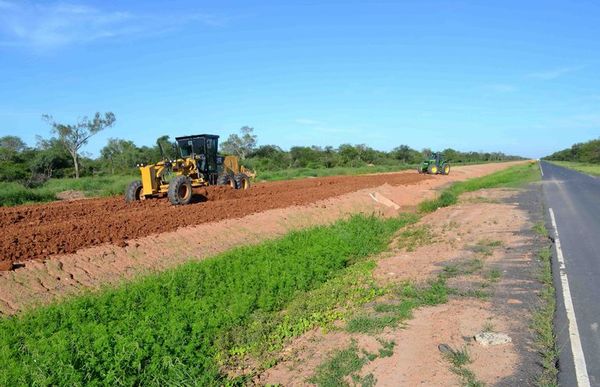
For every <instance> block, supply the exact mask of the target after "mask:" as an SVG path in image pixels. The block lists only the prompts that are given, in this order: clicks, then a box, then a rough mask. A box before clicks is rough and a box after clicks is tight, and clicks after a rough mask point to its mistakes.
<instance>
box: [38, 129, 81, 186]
mask: <svg viewBox="0 0 600 387" xmlns="http://www.w3.org/2000/svg"><path fill="white" fill-rule="evenodd" d="M33 153H34V155H33V156H32V157H31V159H30V162H29V169H30V170H31V172H32V174H34V175H35V174H42V175H44V176H45V178H46V179H49V178H51V177H64V176H65V171H67V170H68V169H69V168H70V167H71V161H70V158H71V157H70V155H69V153H68V152H67V150H66V149H65V147H64V146H63V144H62V142H61V141H60V140H59V139H57V138H55V137H52V138H50V139H47V140H46V139H44V138H42V137H39V136H38V137H37V145H36V149H35V151H34V152H33Z"/></svg>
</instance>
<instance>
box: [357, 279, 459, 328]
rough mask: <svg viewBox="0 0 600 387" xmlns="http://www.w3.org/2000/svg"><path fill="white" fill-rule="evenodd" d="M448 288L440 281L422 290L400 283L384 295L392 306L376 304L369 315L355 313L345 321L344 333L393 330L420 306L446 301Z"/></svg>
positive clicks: (442, 280) (443, 281) (412, 285)
mask: <svg viewBox="0 0 600 387" xmlns="http://www.w3.org/2000/svg"><path fill="white" fill-rule="evenodd" d="M448 290H449V289H448V287H447V286H446V281H445V279H444V278H443V277H441V276H440V277H439V278H438V279H436V280H435V281H432V282H430V283H429V284H428V285H427V286H425V287H416V286H415V285H414V284H412V283H404V284H402V285H399V286H398V287H397V288H395V289H393V290H391V291H388V292H389V293H390V294H391V295H393V296H394V299H395V300H397V302H395V303H378V304H376V305H375V306H374V307H373V312H371V313H364V312H363V313H359V314H357V315H356V316H354V317H352V318H351V319H349V320H348V322H347V324H346V330H347V331H348V332H350V333H369V334H372V333H379V332H381V331H383V329H385V328H386V327H395V326H397V325H398V324H400V323H401V322H403V321H405V320H408V319H410V318H411V317H412V311H413V310H414V309H416V308H419V307H422V306H433V305H438V304H443V303H445V302H447V300H448Z"/></svg>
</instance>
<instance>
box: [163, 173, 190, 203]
mask: <svg viewBox="0 0 600 387" xmlns="http://www.w3.org/2000/svg"><path fill="white" fill-rule="evenodd" d="M167 196H168V197H169V201H170V202H171V204H173V205H176V206H177V205H185V204H188V203H189V202H190V200H192V182H191V181H190V178H189V177H187V176H177V177H175V178H174V179H173V180H171V182H170V183H169V191H168V192H167Z"/></svg>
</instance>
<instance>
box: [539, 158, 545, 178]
mask: <svg viewBox="0 0 600 387" xmlns="http://www.w3.org/2000/svg"><path fill="white" fill-rule="evenodd" d="M538 165H539V166H540V172H541V174H542V177H544V170H543V169H542V162H541V161H538Z"/></svg>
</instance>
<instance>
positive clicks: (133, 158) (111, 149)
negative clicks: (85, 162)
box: [100, 138, 140, 175]
mask: <svg viewBox="0 0 600 387" xmlns="http://www.w3.org/2000/svg"><path fill="white" fill-rule="evenodd" d="M139 155H140V151H139V148H138V147H136V146H135V144H134V143H133V141H128V140H122V139H118V138H109V139H108V143H107V144H106V145H105V146H104V148H102V149H101V150H100V157H101V158H102V159H103V160H104V161H106V162H107V163H108V165H109V167H110V173H111V174H113V175H114V174H115V170H117V171H119V172H125V171H127V170H128V169H131V168H133V167H134V166H135V164H136V163H137V162H138V161H139Z"/></svg>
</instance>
